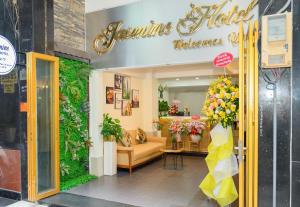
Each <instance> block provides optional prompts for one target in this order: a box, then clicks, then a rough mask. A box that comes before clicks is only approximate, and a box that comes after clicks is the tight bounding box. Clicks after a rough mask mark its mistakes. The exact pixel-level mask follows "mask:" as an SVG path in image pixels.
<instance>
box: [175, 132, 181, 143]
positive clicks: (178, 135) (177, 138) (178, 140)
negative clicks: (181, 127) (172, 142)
mask: <svg viewBox="0 0 300 207" xmlns="http://www.w3.org/2000/svg"><path fill="white" fill-rule="evenodd" d="M176 141H177V142H181V141H182V139H181V134H179V133H177V134H176Z"/></svg>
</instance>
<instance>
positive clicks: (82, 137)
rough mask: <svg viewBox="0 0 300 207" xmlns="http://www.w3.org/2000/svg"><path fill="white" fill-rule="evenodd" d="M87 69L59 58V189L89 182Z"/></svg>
mask: <svg viewBox="0 0 300 207" xmlns="http://www.w3.org/2000/svg"><path fill="white" fill-rule="evenodd" d="M90 71H91V67H90V65H88V64H86V63H83V62H79V61H75V60H69V59H64V58H60V77H59V78H60V170H61V189H62V190H65V189H69V188H71V187H74V186H76V185H79V184H82V183H84V182H87V181H89V180H90V179H92V178H93V177H92V176H90V175H88V164H89V161H88V160H89V155H88V149H89V146H90V145H91V142H90V138H89V133H88V113H89V107H88V106H89V104H88V78H89V74H90Z"/></svg>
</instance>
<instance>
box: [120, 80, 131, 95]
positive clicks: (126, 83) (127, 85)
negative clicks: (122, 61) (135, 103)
mask: <svg viewBox="0 0 300 207" xmlns="http://www.w3.org/2000/svg"><path fill="white" fill-rule="evenodd" d="M130 95H131V78H130V77H128V76H122V98H123V99H124V100H130Z"/></svg>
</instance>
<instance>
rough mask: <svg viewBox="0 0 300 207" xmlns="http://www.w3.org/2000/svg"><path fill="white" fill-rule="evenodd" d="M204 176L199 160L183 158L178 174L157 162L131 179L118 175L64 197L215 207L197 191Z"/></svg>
mask: <svg viewBox="0 0 300 207" xmlns="http://www.w3.org/2000/svg"><path fill="white" fill-rule="evenodd" d="M170 161H171V160H170ZM207 172H208V170H207V166H206V164H205V160H204V158H202V157H192V156H184V168H183V169H182V170H171V169H165V168H163V165H162V160H160V159H159V160H156V161H154V162H152V163H148V164H146V165H144V166H142V167H140V168H137V169H135V170H134V171H133V173H132V175H131V176H129V174H128V172H127V171H119V172H118V174H117V175H115V176H103V177H101V178H99V179H97V180H94V181H91V182H89V183H87V184H85V185H82V186H79V187H77V188H73V189H71V190H70V191H68V193H72V194H77V195H83V196H88V197H93V198H98V199H104V200H109V201H115V202H120V203H126V204H130V205H134V206H141V207H217V206H218V205H217V204H216V203H215V202H214V201H209V200H208V199H207V198H206V196H205V195H204V194H203V193H202V192H201V190H200V189H199V188H198V186H199V184H200V182H201V181H202V180H203V178H204V177H205V176H206V174H207Z"/></svg>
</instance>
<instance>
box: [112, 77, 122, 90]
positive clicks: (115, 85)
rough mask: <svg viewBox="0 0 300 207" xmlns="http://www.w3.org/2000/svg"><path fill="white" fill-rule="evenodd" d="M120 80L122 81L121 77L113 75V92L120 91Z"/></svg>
mask: <svg viewBox="0 0 300 207" xmlns="http://www.w3.org/2000/svg"><path fill="white" fill-rule="evenodd" d="M122 79H123V76H122V75H120V74H115V79H114V87H115V90H121V89H122Z"/></svg>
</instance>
